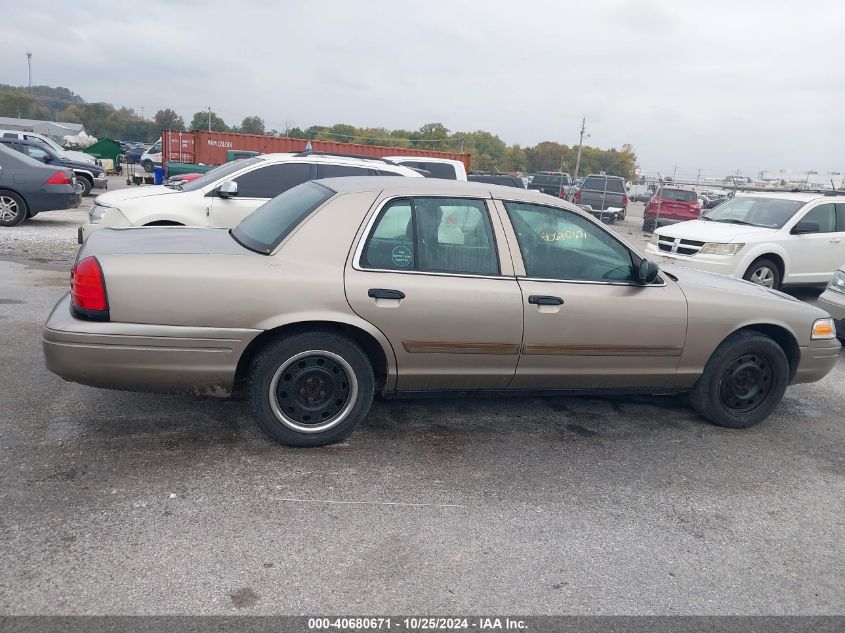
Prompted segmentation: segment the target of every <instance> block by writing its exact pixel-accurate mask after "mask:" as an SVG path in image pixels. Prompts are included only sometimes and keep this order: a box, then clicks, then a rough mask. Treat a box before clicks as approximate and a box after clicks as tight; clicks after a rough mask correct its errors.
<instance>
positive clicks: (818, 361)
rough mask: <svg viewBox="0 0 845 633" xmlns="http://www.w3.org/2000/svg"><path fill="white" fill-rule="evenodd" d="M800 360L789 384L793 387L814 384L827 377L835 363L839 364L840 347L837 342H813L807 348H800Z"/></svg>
mask: <svg viewBox="0 0 845 633" xmlns="http://www.w3.org/2000/svg"><path fill="white" fill-rule="evenodd" d="M800 349H801V360H800V361H798V370H797V371H796V372H795V376H794V377H793V378H792V381H791V382H790V383H789V384H791V385H794V384H796V383H800V382H816V381H817V380H821V379H822V378H824V377H825V376H827V375H828V374H829V373H830V372H831V371H833V368H834V367H836V363H838V362H839V355H840V352H841V351H842V345H840V343H839V341H837V340H836V339H833V340H831V341H813V343H812V344H811V345H810V346H809V347H802V348H800Z"/></svg>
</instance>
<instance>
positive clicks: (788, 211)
mask: <svg viewBox="0 0 845 633" xmlns="http://www.w3.org/2000/svg"><path fill="white" fill-rule="evenodd" d="M646 252H647V253H649V254H651V255H655V256H656V257H655V259H656V260H657V261H662V262H664V263H666V264H675V265H678V266H686V267H689V268H697V269H698V270H704V271H708V272H713V273H721V274H723V275H728V276H730V277H737V278H741V279H746V280H748V281H752V282H754V283H758V284H760V285H763V286H766V287H767V288H779V287H780V286H781V285H783V284H822V283H827V282H828V281H830V278H831V277H832V276H833V273H834V271H835V270H836V269H837V268H838V267H839V266H840V265H841V264H842V262H843V261H845V194H839V193H837V192H800V193H785V192H766V193H740V194H737V195H736V197H734V198H733V199H731V200H728V201H726V202H723V203H722V204H720V205H719V206H718V207H715V208H713V209H710V210H709V211H707V212H706V213H705V214H704V215H702V216H701V218H700V219H698V220H691V221H689V222H681V223H679V224H673V225H671V226H665V227H662V228H659V229H657V230H656V231H655V232H654V234H653V235H652V237H651V242H650V243H649V244H648V246H646Z"/></svg>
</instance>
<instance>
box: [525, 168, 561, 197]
mask: <svg viewBox="0 0 845 633" xmlns="http://www.w3.org/2000/svg"><path fill="white" fill-rule="evenodd" d="M571 187H572V178H571V177H570V176H569V174H567V173H565V172H560V171H543V172H540V173H538V174H534V177H533V178H531V182H529V183H528V188H529V189H534V190H536V191H540V192H542V193H547V194H549V195H550V196H555V197H556V198H566V196H567V195H568V194H569V191H570V188H571Z"/></svg>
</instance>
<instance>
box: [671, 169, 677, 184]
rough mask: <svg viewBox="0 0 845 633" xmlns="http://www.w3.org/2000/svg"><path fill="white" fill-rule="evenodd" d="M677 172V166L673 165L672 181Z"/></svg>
mask: <svg viewBox="0 0 845 633" xmlns="http://www.w3.org/2000/svg"><path fill="white" fill-rule="evenodd" d="M677 174H678V166H677V165H675V168H674V169H673V170H672V182H675V176H676V175H677Z"/></svg>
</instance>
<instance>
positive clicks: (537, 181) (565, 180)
mask: <svg viewBox="0 0 845 633" xmlns="http://www.w3.org/2000/svg"><path fill="white" fill-rule="evenodd" d="M531 184H532V185H557V186H560V185H561V184H563V186H568V185H569V184H570V181H569V174H563V176H561V175H560V174H536V175H535V176H534V178H532V179H531Z"/></svg>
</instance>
